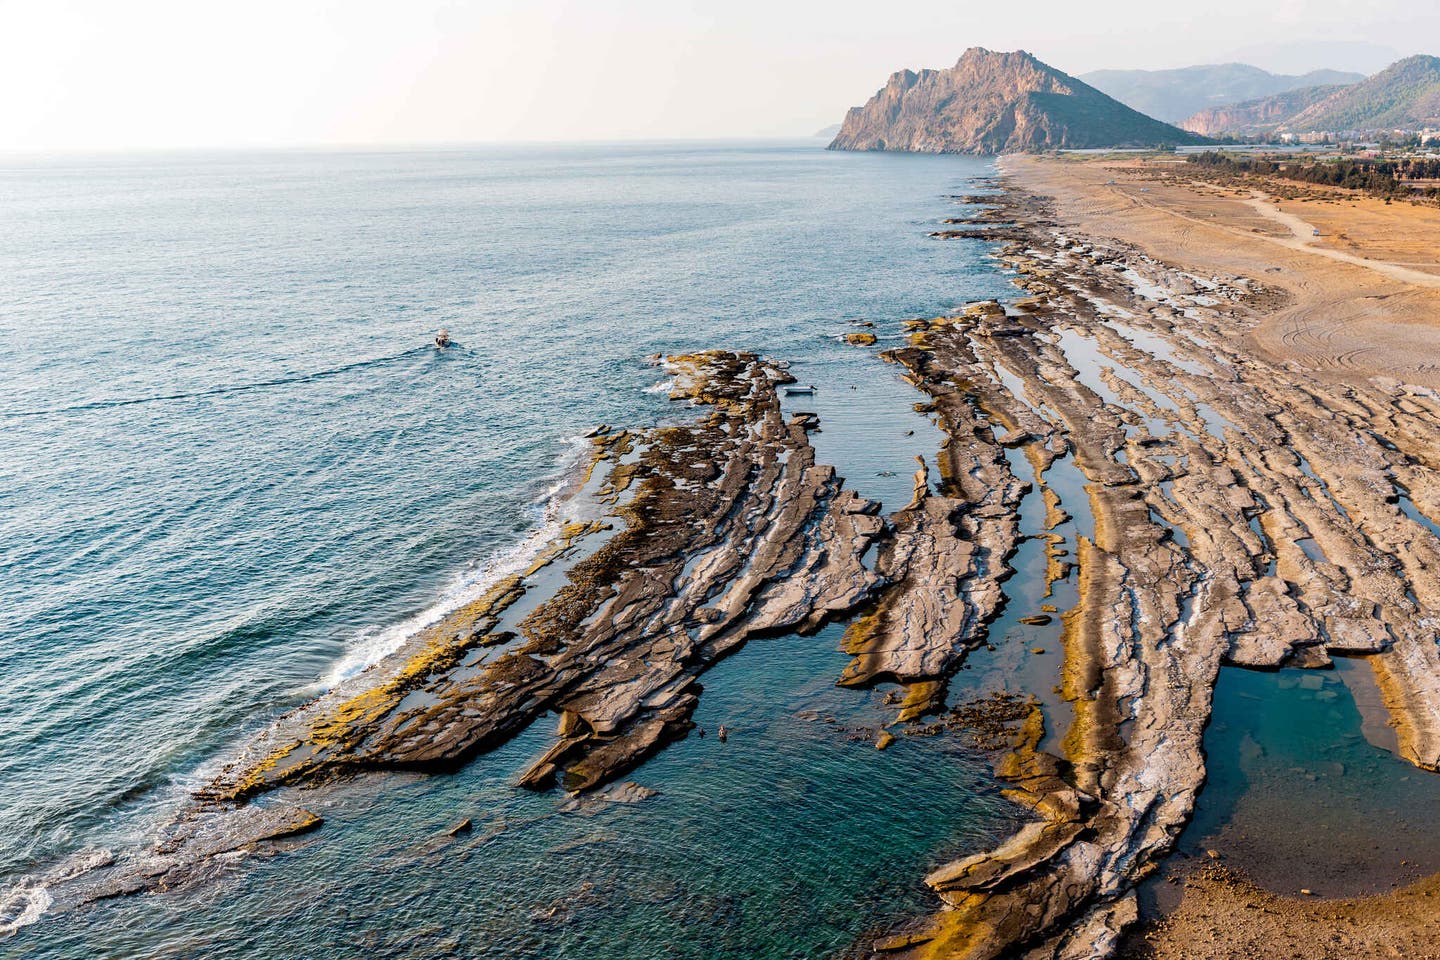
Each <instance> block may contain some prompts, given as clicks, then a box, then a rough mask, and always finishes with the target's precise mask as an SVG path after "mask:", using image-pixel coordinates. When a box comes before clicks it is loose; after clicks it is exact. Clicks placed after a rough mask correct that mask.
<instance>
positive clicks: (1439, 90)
mask: <svg viewBox="0 0 1440 960" xmlns="http://www.w3.org/2000/svg"><path fill="white" fill-rule="evenodd" d="M1181 125H1182V126H1183V127H1184V128H1185V129H1187V130H1190V131H1192V132H1195V133H1200V134H1205V135H1214V134H1219V133H1236V134H1242V135H1257V134H1269V133H1294V134H1305V133H1321V132H1328V133H1342V132H1347V131H1386V130H1420V129H1424V128H1427V127H1440V57H1429V56H1423V55H1422V56H1414V57H1406V58H1405V59H1404V60H1400V61H1397V62H1396V63H1392V64H1391V65H1390V66H1388V67H1386V68H1385V69H1384V70H1382V71H1380V72H1379V73H1377V74H1375V75H1374V76H1373V77H1369V78H1368V79H1365V80H1362V81H1361V82H1359V83H1357V84H1353V85H1350V86H1343V87H1326V88H1321V89H1318V90H1302V91H1293V92H1291V93H1286V94H1280V95H1278V96H1274V97H1264V98H1261V99H1258V100H1252V101H1249V102H1246V103H1242V104H1238V105H1236V106H1234V107H1222V108H1218V109H1213V110H1204V111H1201V112H1200V113H1197V114H1195V115H1194V116H1192V117H1190V118H1188V119H1187V120H1185V122H1184V123H1183V124H1181Z"/></svg>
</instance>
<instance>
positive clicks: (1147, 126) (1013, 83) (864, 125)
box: [830, 47, 1203, 154]
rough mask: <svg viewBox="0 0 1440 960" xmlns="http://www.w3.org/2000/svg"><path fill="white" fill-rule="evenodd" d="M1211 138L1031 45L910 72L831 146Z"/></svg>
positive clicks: (919, 149) (963, 147)
mask: <svg viewBox="0 0 1440 960" xmlns="http://www.w3.org/2000/svg"><path fill="white" fill-rule="evenodd" d="M1200 142H1203V138H1202V137H1199V136H1197V135H1195V134H1194V133H1190V132H1187V131H1185V130H1181V129H1179V128H1178V127H1173V126H1171V125H1169V124H1167V123H1162V122H1161V121H1159V120H1156V119H1154V118H1153V117H1147V116H1145V115H1144V114H1143V113H1140V112H1138V111H1136V110H1134V109H1132V108H1130V107H1127V106H1126V105H1125V104H1123V103H1120V102H1119V101H1118V100H1115V99H1113V98H1111V97H1109V96H1106V95H1105V94H1104V93H1101V92H1100V91H1099V90H1096V89H1095V88H1094V87H1092V86H1090V85H1089V84H1087V83H1084V82H1082V81H1080V80H1077V79H1075V78H1074V77H1072V76H1070V75H1068V74H1065V73H1062V72H1061V71H1059V70H1056V69H1055V68H1054V67H1051V66H1048V65H1046V64H1044V63H1041V62H1040V61H1039V60H1037V59H1035V57H1033V56H1031V55H1030V54H1028V53H1026V52H1025V51H1023V50H1021V51H1016V52H1014V53H996V52H992V51H990V50H985V49H982V48H980V47H972V48H971V49H969V50H967V51H965V54H964V55H963V56H962V57H961V58H960V60H959V62H957V63H956V64H955V66H953V67H951V68H949V69H948V70H921V71H920V72H919V73H916V72H915V71H912V70H902V71H900V72H899V73H896V74H894V75H892V76H891V77H890V80H889V82H887V83H886V84H885V86H884V87H883V88H881V89H880V91H879V92H877V93H876V94H875V96H873V97H871V98H870V100H869V101H868V102H867V103H866V104H865V105H864V106H861V107H851V108H850V111H849V112H848V113H846V115H845V122H844V123H843V124H841V127H840V132H839V133H838V134H837V135H836V137H835V139H834V140H833V141H832V142H831V144H830V149H832V150H900V151H911V152H916V153H974V154H995V153H1008V152H1017V151H1032V152H1033V151H1042V150H1057V149H1085V148H1104V147H1152V146H1159V145H1162V144H1189V143H1200Z"/></svg>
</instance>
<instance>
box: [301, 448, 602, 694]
mask: <svg viewBox="0 0 1440 960" xmlns="http://www.w3.org/2000/svg"><path fill="white" fill-rule="evenodd" d="M562 443H563V445H564V448H563V452H562V453H561V455H560V457H559V462H558V468H557V470H556V472H555V479H554V481H553V482H552V483H550V484H548V485H547V486H546V487H545V488H544V489H543V490H542V491H541V492H540V495H539V496H537V497H536V499H535V501H534V507H535V512H536V518H535V519H536V526H535V527H534V528H533V529H531V530H530V532H529V533H527V534H526V535H525V536H524V537H523V538H521V539H520V541H519V542H517V543H513V544H511V545H509V546H507V547H502V548H500V549H498V550H496V551H495V552H494V553H492V554H490V556H488V557H485V558H484V559H482V560H481V561H479V562H478V563H476V564H474V565H472V566H470V567H467V568H466V569H465V570H463V571H461V572H460V573H458V574H457V575H456V576H455V577H454V578H453V579H452V580H451V582H450V583H449V584H448V585H447V586H446V588H445V590H444V591H443V592H442V593H441V594H440V596H439V598H438V599H436V600H435V602H434V603H432V604H430V605H429V606H428V607H426V608H425V609H424V610H421V611H420V612H419V613H417V614H415V615H414V616H412V617H408V618H406V619H405V620H401V621H400V622H399V623H393V624H389V625H387V626H381V627H370V628H367V629H365V630H362V631H360V632H359V633H358V634H357V635H356V636H355V637H354V639H353V640H351V642H350V643H349V644H348V645H347V646H348V649H347V650H346V652H345V654H344V656H342V657H341V658H340V659H339V660H338V661H336V663H335V664H334V666H332V667H331V668H330V670H329V671H328V672H327V673H326V674H325V675H324V676H323V677H321V678H319V679H318V680H316V681H315V682H314V683H313V684H311V685H310V687H309V688H307V692H310V693H320V692H324V691H326V690H329V689H331V688H333V687H335V686H337V685H339V684H340V683H342V682H343V681H345V680H348V679H350V678H351V677H353V676H355V675H357V674H359V673H360V672H362V671H363V670H365V668H367V667H369V666H371V665H372V664H374V663H377V662H379V661H380V660H382V659H384V658H385V657H387V656H389V655H390V654H392V653H394V652H395V651H396V650H398V649H400V647H401V645H402V644H404V643H405V641H406V639H408V638H409V637H411V636H412V635H414V634H415V633H417V632H418V631H420V630H423V629H425V628H426V627H428V626H430V625H432V624H434V623H438V622H439V621H440V620H441V619H443V618H444V617H445V616H446V615H447V614H449V613H450V612H451V611H453V610H456V609H458V608H460V607H462V606H464V605H465V604H467V603H471V602H472V601H474V600H477V599H479V598H480V597H481V596H483V595H484V594H485V591H486V590H489V589H490V588H491V587H492V586H494V585H495V584H496V583H498V582H499V581H500V580H502V579H503V578H505V577H508V576H510V575H511V574H515V573H519V572H521V571H522V570H524V569H526V568H527V567H528V566H530V564H531V563H533V562H534V560H535V558H536V557H538V556H539V555H540V552H541V551H542V550H544V549H545V547H546V545H547V544H549V543H550V542H551V541H552V540H554V539H555V538H556V537H557V536H559V535H560V532H561V530H563V529H564V526H565V522H566V519H567V517H566V516H565V509H566V507H567V506H569V500H568V498H565V497H563V496H562V494H564V493H565V491H566V490H568V489H569V488H570V487H571V486H572V484H573V483H574V475H575V471H576V469H577V468H578V466H579V464H580V463H581V461H582V459H583V457H584V455H585V453H586V451H588V450H589V449H590V441H589V440H587V439H585V438H584V437H566V438H565V439H564V440H563V441H562Z"/></svg>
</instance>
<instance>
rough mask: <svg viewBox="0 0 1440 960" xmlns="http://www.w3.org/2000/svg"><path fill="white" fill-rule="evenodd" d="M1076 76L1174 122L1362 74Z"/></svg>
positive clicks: (1232, 69) (1220, 69) (1209, 68)
mask: <svg viewBox="0 0 1440 960" xmlns="http://www.w3.org/2000/svg"><path fill="white" fill-rule="evenodd" d="M1080 79H1081V80H1083V81H1085V82H1086V83H1088V84H1090V86H1092V87H1094V88H1095V89H1097V90H1099V91H1100V92H1102V93H1107V94H1109V95H1110V96H1112V97H1114V98H1115V99H1116V100H1119V101H1120V102H1121V103H1123V104H1125V105H1126V106H1128V107H1133V108H1135V109H1136V110H1139V111H1140V112H1141V113H1144V114H1148V115H1149V116H1152V117H1155V118H1157V119H1159V120H1164V121H1166V122H1167V123H1179V122H1180V121H1182V120H1184V119H1185V118H1187V117H1190V116H1193V115H1194V114H1197V113H1199V112H1200V111H1202V110H1207V109H1211V108H1216V107H1225V106H1229V105H1230V104H1235V103H1240V102H1242V101H1248V100H1256V99H1258V98H1261V97H1268V96H1271V95H1273V94H1280V93H1286V92H1288V91H1291V90H1298V89H1301V88H1306V87H1321V86H1336V85H1340V84H1347V83H1357V82H1359V81H1361V80H1364V79H1365V74H1363V73H1346V72H1344V71H1341V70H1313V71H1311V72H1310V73H1306V74H1301V75H1298V76H1294V75H1287V74H1276V73H1270V72H1269V71H1266V70H1261V69H1260V68H1259V67H1252V66H1250V65H1248V64H1244V63H1219V64H1208V65H1203V66H1195V67H1181V68H1179V69H1176V70H1095V71H1093V72H1091V73H1082V74H1081V75H1080Z"/></svg>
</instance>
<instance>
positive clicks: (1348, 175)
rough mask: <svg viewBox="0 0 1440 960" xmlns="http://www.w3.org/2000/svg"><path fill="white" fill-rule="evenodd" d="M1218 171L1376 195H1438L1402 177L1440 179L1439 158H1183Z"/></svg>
mask: <svg viewBox="0 0 1440 960" xmlns="http://www.w3.org/2000/svg"><path fill="white" fill-rule="evenodd" d="M1186 162H1187V163H1192V164H1196V165H1198V166H1201V167H1205V168H1206V169H1208V170H1212V171H1215V172H1219V173H1230V174H1247V173H1248V174H1259V175H1261V176H1267V177H1280V178H1282V179H1285V180H1295V181H1298V182H1300V183H1316V184H1323V185H1326V186H1332V187H1345V188H1347V189H1350V190H1361V191H1364V192H1365V193H1368V194H1370V195H1371V196H1376V197H1386V198H1392V197H1413V196H1423V197H1431V198H1435V197H1440V188H1435V187H1430V188H1424V189H1418V190H1417V189H1415V188H1413V187H1411V186H1409V185H1408V184H1406V183H1405V182H1404V181H1406V180H1435V179H1440V160H1427V159H1424V158H1419V157H1406V158H1403V159H1396V160H1351V159H1342V160H1277V159H1273V158H1266V157H1257V158H1254V159H1239V158H1236V157H1232V156H1230V155H1228V154H1224V153H1219V152H1216V151H1213V150H1207V151H1205V152H1204V153H1196V154H1192V155H1191V156H1189V157H1187V158H1186Z"/></svg>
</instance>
